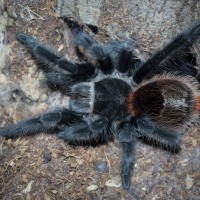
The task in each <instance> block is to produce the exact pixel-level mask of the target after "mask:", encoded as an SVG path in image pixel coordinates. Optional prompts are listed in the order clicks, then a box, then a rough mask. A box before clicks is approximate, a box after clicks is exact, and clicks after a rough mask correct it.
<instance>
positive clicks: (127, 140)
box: [117, 122, 136, 190]
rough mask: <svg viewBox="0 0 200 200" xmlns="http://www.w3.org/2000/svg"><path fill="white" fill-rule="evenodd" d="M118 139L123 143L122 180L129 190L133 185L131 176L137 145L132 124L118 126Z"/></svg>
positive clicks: (125, 123)
mask: <svg viewBox="0 0 200 200" xmlns="http://www.w3.org/2000/svg"><path fill="white" fill-rule="evenodd" d="M117 129H118V139H119V141H120V143H121V146H122V150H123V155H122V162H121V178H122V185H123V188H124V189H126V190H128V189H129V188H130V183H131V174H132V171H133V168H134V163H135V159H134V150H135V143H136V138H135V136H136V129H135V127H134V126H133V125H131V123H130V122H122V123H121V124H120V125H119V126H118V128H117Z"/></svg>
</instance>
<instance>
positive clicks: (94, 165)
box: [0, 0, 200, 200]
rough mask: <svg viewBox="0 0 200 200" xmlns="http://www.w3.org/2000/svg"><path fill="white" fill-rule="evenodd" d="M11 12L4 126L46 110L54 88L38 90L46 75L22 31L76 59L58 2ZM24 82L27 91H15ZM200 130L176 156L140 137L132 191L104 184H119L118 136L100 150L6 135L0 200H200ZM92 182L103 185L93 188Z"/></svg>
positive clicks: (17, 4)
mask: <svg viewBox="0 0 200 200" xmlns="http://www.w3.org/2000/svg"><path fill="white" fill-rule="evenodd" d="M39 5H42V6H39ZM6 9H7V11H8V13H9V16H10V17H13V19H14V24H13V25H10V26H8V27H7V40H8V43H9V45H10V47H11V52H10V55H9V57H8V59H7V61H6V66H5V68H4V69H3V70H2V71H3V72H2V73H4V74H6V77H7V81H8V82H9V83H12V84H11V90H10V91H9V92H8V93H6V95H5V96H4V97H2V99H4V101H3V102H4V104H0V113H1V114H2V115H1V121H0V125H1V127H3V126H7V125H9V124H12V123H14V122H16V121H19V120H20V119H22V118H27V117H28V116H30V115H36V114H39V113H41V112H42V111H44V110H45V109H46V108H48V101H47V100H48V98H47V97H48V95H49V90H48V88H46V87H45V86H43V85H42V86H43V87H40V86H41V85H40V83H38V82H39V80H41V79H42V73H41V72H38V71H37V70H36V67H35V64H34V61H33V60H32V58H31V56H30V55H29V54H28V53H27V51H26V50H25V49H24V47H22V46H21V45H19V44H18V43H17V42H16V39H15V33H16V32H17V31H25V32H26V33H30V34H31V35H33V36H35V37H37V38H39V39H40V40H41V41H42V42H44V43H47V42H48V44H51V46H53V47H54V48H55V49H57V50H59V51H61V52H64V51H66V52H68V56H69V57H70V58H75V56H74V54H73V48H72V47H71V45H72V44H71V41H70V39H69V38H70V37H69V36H70V35H69V32H68V31H67V28H66V26H65V25H64V23H63V21H62V20H61V19H58V16H57V15H56V14H55V1H51V0H41V1H21V0H16V1H15V0H8V1H7V2H6ZM63 32H64V33H65V34H63ZM66 38H68V39H66ZM66 40H68V41H67V42H66ZM21 81H22V82H21ZM22 83H23V85H22ZM13 85H14V86H13ZM19 87H22V88H23V91H24V93H25V94H21V93H20V94H18V92H16V90H15V89H18V88H19ZM37 87H38V88H37ZM13 88H14V89H13ZM36 89H38V91H39V92H37V91H36ZM199 131H200V130H199V129H198V128H196V129H195V130H194V131H191V133H189V134H188V135H187V136H186V137H185V138H184V141H183V144H182V151H181V153H179V154H176V155H174V154H171V153H169V152H165V151H162V150H161V149H158V148H153V147H151V146H147V145H145V144H143V143H140V142H138V144H137V151H136V155H137V164H136V166H135V172H134V175H133V178H132V186H131V189H130V191H129V192H125V191H124V190H123V189H122V188H121V187H110V186H109V187H108V186H105V183H106V182H107V181H108V180H113V182H114V183H115V184H117V183H118V182H119V167H120V162H119V160H120V159H119V158H120V145H119V144H118V142H117V141H115V142H112V143H109V144H107V145H102V146H98V147H92V146H87V147H83V146H80V147H72V146H69V145H68V144H66V143H64V142H63V141H61V140H59V139H57V137H56V136H55V135H49V134H45V133H44V134H41V135H38V136H35V137H26V138H19V139H17V140H11V139H8V140H7V139H4V138H0V199H4V200H14V199H15V200H18V199H26V200H31V199H37V200H39V199H45V200H53V199H59V200H60V199H70V200H73V199H91V200H93V199H99V200H100V199H109V200H114V199H115V200H116V199H127V200H129V199H130V200H132V199H146V200H148V199H152V200H153V199H186V200H187V199H200V172H199V169H200V137H199ZM101 166H103V167H102V168H101ZM100 168H101V169H100ZM90 185H97V187H98V188H97V189H96V190H93V191H91V192H87V190H86V188H87V187H88V186H90Z"/></svg>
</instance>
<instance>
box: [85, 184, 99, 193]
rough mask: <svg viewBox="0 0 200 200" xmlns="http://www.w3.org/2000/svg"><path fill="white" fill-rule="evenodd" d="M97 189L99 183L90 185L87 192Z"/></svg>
mask: <svg viewBox="0 0 200 200" xmlns="http://www.w3.org/2000/svg"><path fill="white" fill-rule="evenodd" d="M97 189H98V186H97V185H90V186H88V187H87V188H86V190H87V192H91V191H94V190H97Z"/></svg>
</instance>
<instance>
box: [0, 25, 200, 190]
mask: <svg viewBox="0 0 200 200" xmlns="http://www.w3.org/2000/svg"><path fill="white" fill-rule="evenodd" d="M72 33H73V37H74V43H75V45H76V47H77V50H78V52H79V55H81V56H84V58H85V62H83V63H81V64H80V63H73V62H70V61H69V60H67V59H65V58H64V57H63V56H60V55H58V54H56V53H54V52H53V51H51V50H49V49H48V48H47V47H45V46H44V45H42V44H41V43H40V42H38V41H37V40H36V39H35V38H33V37H32V36H30V35H27V34H25V33H17V40H18V41H19V42H21V43H22V44H24V45H25V46H26V47H27V48H28V50H29V51H30V53H31V54H32V56H33V57H34V58H35V59H36V60H37V61H38V62H39V63H42V64H44V65H48V66H49V63H51V65H50V67H48V70H44V73H45V75H46V79H47V83H48V84H49V85H50V86H51V87H53V88H54V89H56V90H57V89H58V90H59V91H60V92H61V93H62V95H63V97H66V96H68V97H70V100H69V103H66V101H65V98H64V100H63V101H62V102H61V106H62V108H59V109H57V110H55V111H52V112H49V113H46V114H42V115H41V116H39V117H36V118H31V119H28V120H25V121H21V122H19V123H17V124H15V125H12V126H10V127H8V128H4V129H1V130H0V135H1V136H4V137H11V138H16V137H21V136H24V135H28V134H30V135H33V134H37V133H40V132H48V131H50V132H52V131H54V132H56V133H58V137H59V138H60V139H63V140H65V141H66V142H68V143H79V142H88V141H89V142H90V141H93V140H95V141H97V142H98V141H100V140H103V141H105V142H108V141H109V140H110V139H111V138H112V137H113V136H115V137H116V138H117V139H118V140H119V142H120V144H121V147H122V150H123V155H122V161H121V179H122V185H123V188H124V189H129V187H130V180H131V173H132V171H133V167H134V164H135V158H134V149H135V144H136V140H137V139H138V138H146V139H147V140H152V141H157V142H158V144H159V145H161V146H164V147H166V148H167V149H169V150H174V151H176V150H178V151H179V150H180V147H179V145H180V142H181V139H182V136H183V135H184V133H185V132H186V131H187V130H188V128H189V127H190V126H191V125H192V124H194V123H197V121H198V117H199V110H200V92H199V85H198V80H199V76H198V71H197V69H196V68H195V67H196V55H195V54H194V53H193V51H192V50H191V46H192V44H193V43H194V42H195V41H196V40H197V39H198V37H199V36H200V22H198V23H196V24H195V25H194V26H193V27H192V28H190V29H189V30H186V31H185V32H183V33H181V34H179V35H178V36H177V37H176V38H174V39H173V40H172V41H171V42H170V43H169V44H168V45H166V46H165V47H164V48H163V49H162V50H161V51H158V52H157V53H156V54H155V55H153V56H152V57H151V58H149V59H148V60H147V61H145V60H144V59H143V58H142V55H141V54H140V52H139V50H138V49H137V45H136V43H135V42H134V41H133V40H131V39H128V40H126V41H122V42H120V41H112V42H109V43H107V44H100V43H98V42H97V41H95V40H94V39H93V38H92V37H91V36H90V35H89V34H87V33H86V32H83V29H82V28H81V27H78V26H74V27H73V26H72Z"/></svg>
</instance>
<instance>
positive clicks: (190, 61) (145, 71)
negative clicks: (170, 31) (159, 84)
mask: <svg viewBox="0 0 200 200" xmlns="http://www.w3.org/2000/svg"><path fill="white" fill-rule="evenodd" d="M199 36H200V22H197V23H196V24H195V25H194V26H193V27H192V28H191V29H189V30H187V31H185V32H183V33H181V34H179V35H178V36H177V37H176V38H175V39H174V40H172V42H170V43H169V44H168V45H166V46H165V47H164V48H163V49H162V50H161V51H159V52H157V53H156V54H155V55H154V56H153V57H151V58H150V59H149V60H147V62H146V63H144V64H143V65H142V66H141V67H140V69H139V70H138V71H137V72H136V73H135V76H134V81H135V82H136V83H140V82H142V80H143V79H149V78H151V77H152V76H153V75H155V74H158V73H161V72H165V71H166V72H170V71H177V72H178V74H183V75H192V76H194V77H196V76H197V70H196V69H195V68H194V66H195V65H196V57H195V55H194V54H193V53H192V51H191V50H190V48H189V47H190V46H192V44H193V43H194V42H195V41H196V40H197V39H198V38H199Z"/></svg>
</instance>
